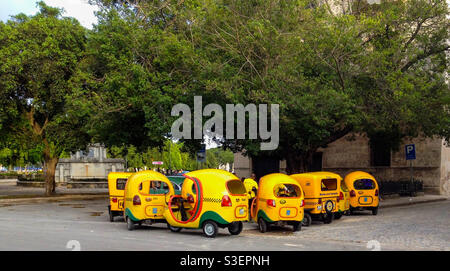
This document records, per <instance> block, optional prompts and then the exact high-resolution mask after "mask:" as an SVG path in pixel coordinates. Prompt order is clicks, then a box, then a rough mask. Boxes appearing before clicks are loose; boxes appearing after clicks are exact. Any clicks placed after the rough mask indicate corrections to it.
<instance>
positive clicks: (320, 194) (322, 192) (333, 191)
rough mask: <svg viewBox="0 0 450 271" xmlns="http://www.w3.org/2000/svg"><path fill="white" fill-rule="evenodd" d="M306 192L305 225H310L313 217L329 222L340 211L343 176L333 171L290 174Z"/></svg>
mask: <svg viewBox="0 0 450 271" xmlns="http://www.w3.org/2000/svg"><path fill="white" fill-rule="evenodd" d="M290 176H291V177H292V178H294V179H295V180H296V181H297V182H298V183H299V184H300V186H301V187H302V189H303V192H304V193H305V218H304V219H303V226H310V225H311V223H312V220H313V219H319V220H322V221H323V222H324V223H326V224H329V223H331V222H332V221H333V218H334V214H335V213H337V212H338V211H339V209H338V203H339V201H340V198H339V194H340V186H341V181H342V177H341V176H339V175H338V174H335V173H331V172H310V173H301V174H293V175H290Z"/></svg>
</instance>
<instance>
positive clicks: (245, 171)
mask: <svg viewBox="0 0 450 271" xmlns="http://www.w3.org/2000/svg"><path fill="white" fill-rule="evenodd" d="M349 137H350V136H347V137H344V138H341V139H339V140H337V141H335V142H333V143H331V144H329V145H328V147H327V148H322V149H319V150H318V151H317V152H316V153H315V155H314V157H313V162H312V164H311V165H310V171H322V170H323V171H331V172H336V173H338V174H340V175H341V176H342V177H345V175H346V174H348V173H349V172H351V171H355V170H362V171H366V172H370V173H372V174H373V175H374V176H375V177H376V178H377V179H378V180H393V181H397V180H400V179H404V178H410V174H411V168H410V162H409V161H407V160H406V158H405V149H404V147H400V150H399V151H398V152H393V151H391V150H390V149H388V148H385V147H384V146H383V145H381V146H376V147H371V146H370V144H369V140H368V138H367V137H366V136H361V135H355V136H354V137H355V138H354V140H349ZM404 144H415V146H416V160H412V170H413V175H414V178H416V179H419V180H422V181H423V184H424V190H425V192H428V193H433V194H441V195H450V147H447V146H446V145H445V142H444V140H443V139H439V138H434V139H418V138H416V139H414V140H411V141H407V142H405V143H404ZM234 168H235V172H236V175H237V176H239V177H248V176H250V174H251V173H252V172H255V173H256V176H257V177H261V176H263V175H265V174H267V173H271V172H286V162H285V161H279V160H274V159H270V158H264V157H253V158H251V157H250V158H249V157H244V156H243V155H242V154H241V153H236V154H235V157H234Z"/></svg>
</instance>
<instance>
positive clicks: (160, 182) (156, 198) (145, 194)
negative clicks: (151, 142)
mask: <svg viewBox="0 0 450 271" xmlns="http://www.w3.org/2000/svg"><path fill="white" fill-rule="evenodd" d="M174 194H175V191H174V188H173V184H172V182H171V181H170V180H169V179H168V178H167V177H166V176H164V175H163V174H161V173H159V172H156V171H151V170H147V171H140V172H137V173H135V174H133V175H132V176H131V177H130V178H129V179H128V181H127V184H126V186H125V204H124V217H125V221H126V222H127V227H128V230H133V229H134V228H135V224H139V225H141V224H142V223H144V222H145V223H147V224H153V223H166V221H165V219H164V216H163V212H164V208H165V206H166V205H167V202H168V201H169V199H170V197H171V196H173V195H174Z"/></svg>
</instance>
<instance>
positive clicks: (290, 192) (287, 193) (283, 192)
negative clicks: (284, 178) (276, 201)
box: [273, 184, 301, 198]
mask: <svg viewBox="0 0 450 271" xmlns="http://www.w3.org/2000/svg"><path fill="white" fill-rule="evenodd" d="M273 193H274V195H275V196H276V197H277V198H298V197H300V194H301V191H300V188H299V187H298V186H297V185H295V184H277V185H275V188H274V191H273Z"/></svg>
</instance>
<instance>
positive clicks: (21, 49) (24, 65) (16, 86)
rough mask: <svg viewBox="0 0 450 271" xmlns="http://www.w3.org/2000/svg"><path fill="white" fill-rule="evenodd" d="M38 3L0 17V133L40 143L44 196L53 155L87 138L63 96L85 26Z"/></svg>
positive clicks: (51, 178)
mask: <svg viewBox="0 0 450 271" xmlns="http://www.w3.org/2000/svg"><path fill="white" fill-rule="evenodd" d="M38 5H39V8H40V12H38V13H37V14H36V15H34V16H26V15H24V14H19V15H17V16H15V17H13V18H12V19H11V20H9V21H8V22H7V23H2V22H0V96H1V99H0V134H1V135H2V137H3V139H8V140H10V142H18V143H20V145H21V146H28V147H26V148H29V149H34V148H37V146H42V151H41V157H42V161H43V162H44V170H45V172H46V174H47V178H46V182H47V187H46V193H47V194H48V195H49V194H51V193H53V192H54V189H55V185H54V171H55V167H56V163H57V161H58V157H59V156H60V155H61V153H63V151H71V150H76V149H79V148H82V147H83V146H84V145H85V144H86V143H87V140H88V137H87V135H86V134H85V133H84V123H83V120H84V119H83V116H81V115H80V114H79V113H78V112H77V110H76V108H74V107H72V106H71V102H69V101H68V97H70V95H71V92H72V90H73V85H72V82H71V80H72V79H73V78H74V76H75V75H76V73H77V70H78V62H79V61H80V60H81V59H82V57H83V54H84V50H85V42H86V29H84V28H83V27H82V26H81V25H80V24H79V23H78V21H76V20H75V19H73V18H65V17H61V11H60V10H59V9H56V8H51V7H49V6H47V5H46V4H45V3H43V2H39V3H38ZM26 148H25V149H26Z"/></svg>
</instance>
